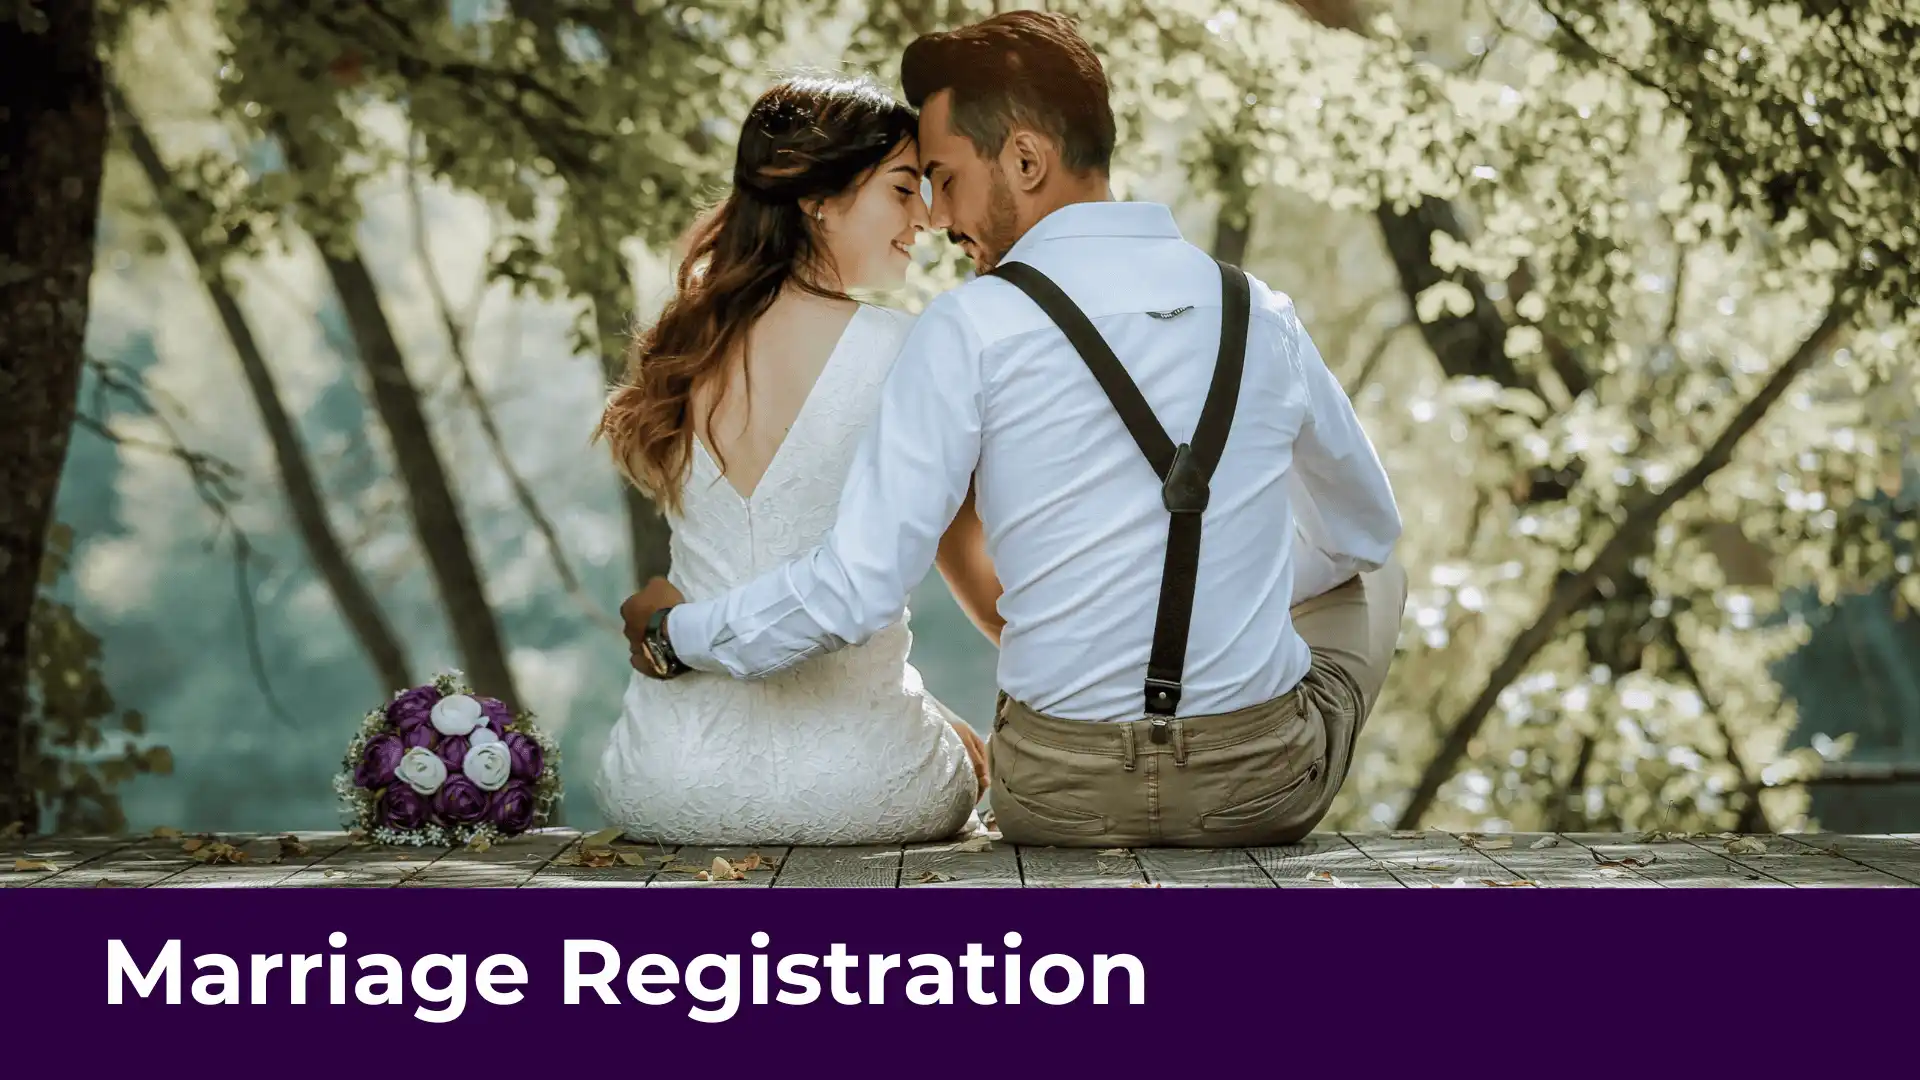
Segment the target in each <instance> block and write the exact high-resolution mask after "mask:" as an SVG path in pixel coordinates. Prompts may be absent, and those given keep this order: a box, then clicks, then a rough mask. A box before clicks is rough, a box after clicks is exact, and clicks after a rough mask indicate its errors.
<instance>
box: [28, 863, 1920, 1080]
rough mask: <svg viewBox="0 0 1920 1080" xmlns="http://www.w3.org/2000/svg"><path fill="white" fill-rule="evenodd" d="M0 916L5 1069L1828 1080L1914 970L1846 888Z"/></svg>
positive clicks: (541, 894) (448, 892) (705, 895)
mask: <svg viewBox="0 0 1920 1080" xmlns="http://www.w3.org/2000/svg"><path fill="white" fill-rule="evenodd" d="M0 917H4V920H5V925H6V926H7V927H8V929H9V931H10V933H9V934H8V940H7V942H6V947H5V949H4V950H3V951H0V1017H4V1018H5V1022H4V1024H0V1029H4V1030H5V1032H6V1037H5V1043H6V1047H5V1058H4V1060H5V1061H6V1063H7V1066H8V1068H7V1072H8V1073H9V1074H11V1075H16V1076H23V1077H26V1076H35V1077H39V1076H56V1075H68V1074H69V1072H71V1071H72V1070H73V1069H74V1068H76V1067H81V1066H84V1067H83V1068H82V1069H81V1072H82V1074H83V1075H92V1074H95V1073H100V1074H103V1075H104V1074H107V1071H108V1070H113V1075H122V1076H124V1075H126V1074H127V1071H129V1070H144V1069H168V1068H174V1067H181V1066H185V1067H189V1068H191V1069H192V1070H194V1071H196V1072H197V1071H199V1070H201V1069H202V1068H203V1067H205V1066H208V1065H215V1064H217V1066H218V1067H217V1072H218V1074H219V1075H244V1074H247V1073H249V1072H250V1071H254V1070H259V1071H262V1072H271V1073H273V1074H275V1075H294V1076H304V1075H323V1074H324V1075H331V1076H336V1077H338V1076H342V1075H351V1074H353V1073H355V1072H358V1071H360V1070H374V1071H376V1072H377V1073H378V1074H381V1075H388V1074H390V1073H391V1071H392V1070H393V1069H396V1068H398V1069H401V1070H409V1069H411V1068H412V1063H414V1062H425V1061H431V1062H432V1063H433V1068H434V1071H435V1073H436V1074H440V1075H460V1076H488V1075H498V1074H499V1072H500V1071H501V1070H506V1069H516V1070H517V1069H529V1070H533V1069H538V1070H542V1071H543V1072H544V1071H546V1070H553V1071H555V1072H556V1073H560V1072H567V1071H568V1070H571V1072H567V1074H568V1075H579V1072H580V1070H583V1069H585V1070H596V1069H605V1070H609V1071H615V1070H617V1071H618V1072H619V1073H620V1074H622V1075H625V1074H628V1073H630V1072H632V1071H633V1070H634V1069H636V1068H637V1069H642V1070H647V1069H654V1068H660V1069H670V1070H672V1071H674V1072H678V1073H687V1074H696V1073H702V1072H706V1071H708V1070H709V1069H716V1068H720V1069H725V1070H726V1071H728V1072H733V1071H736V1070H746V1071H750V1072H758V1071H765V1070H771V1069H782V1070H785V1069H794V1068H800V1067H803V1066H817V1067H818V1069H819V1070H820V1071H824V1072H828V1073H830V1074H839V1073H845V1072H848V1071H849V1070H852V1071H854V1072H856V1073H857V1074H865V1073H867V1072H875V1073H878V1072H892V1071H896V1070H897V1071H902V1072H904V1073H905V1074H906V1075H919V1074H932V1075H946V1074H949V1073H956V1072H957V1073H961V1074H968V1075H972V1074H987V1075H991V1074H1001V1075H1024V1074H1025V1072H1026V1070H1027V1069H1028V1068H1030V1067H1033V1066H1038V1065H1056V1066H1060V1067H1067V1066H1074V1067H1077V1068H1089V1069H1090V1068H1095V1067H1100V1066H1103V1065H1104V1066H1112V1065H1120V1066H1122V1067H1125V1068H1127V1070H1128V1071H1127V1072H1125V1073H1123V1074H1122V1075H1134V1074H1135V1072H1136V1071H1137V1070H1140V1069H1144V1068H1146V1067H1149V1066H1153V1067H1157V1066H1159V1065H1163V1064H1164V1065H1167V1066H1179V1067H1181V1068H1182V1069H1185V1070H1194V1071H1196V1072H1199V1073H1206V1072H1209V1071H1212V1070H1215V1069H1235V1070H1239V1069H1241V1068H1247V1067H1253V1068H1256V1069H1258V1070H1261V1071H1262V1072H1287V1073H1291V1072H1294V1071H1296V1070H1300V1069H1311V1070H1321V1069H1332V1068H1339V1069H1342V1070H1349V1071H1354V1072H1357V1073H1358V1074H1361V1075H1371V1074H1375V1073H1379V1072H1383V1071H1384V1070H1386V1069H1388V1068H1395V1069H1400V1068H1407V1067H1412V1068H1416V1069H1419V1070H1421V1071H1422V1072H1423V1073H1425V1072H1452V1071H1454V1070H1455V1069H1461V1068H1464V1069H1467V1070H1469V1071H1472V1072H1481V1073H1488V1074H1491V1073H1497V1072H1498V1073H1504V1072H1507V1071H1510V1070H1512V1069H1515V1068H1523V1069H1526V1070H1527V1071H1534V1070H1541V1071H1544V1072H1546V1073H1548V1074H1560V1073H1566V1072H1585V1071H1589V1070H1591V1071H1596V1072H1599V1071H1606V1072H1619V1071H1622V1070H1635V1071H1637V1070H1640V1069H1645V1068H1649V1067H1652V1068H1655V1069H1657V1070H1658V1071H1660V1072H1662V1073H1670V1072H1672V1071H1674V1070H1676V1069H1678V1068H1681V1067H1705V1068H1710V1069H1712V1070H1713V1075H1722V1074H1727V1073H1728V1072H1729V1071H1730V1070H1732V1069H1734V1068H1737V1067H1738V1066H1740V1065H1741V1064H1743V1063H1747V1062H1752V1063H1756V1064H1765V1065H1767V1066H1770V1067H1772V1068H1780V1067H1783V1066H1786V1065H1789V1064H1791V1063H1794V1062H1798V1061H1804V1062H1806V1063H1808V1064H1817V1065H1818V1066H1819V1067H1821V1068H1822V1069H1825V1070H1828V1071H1831V1070H1834V1069H1836V1068H1839V1069H1842V1070H1844V1069H1845V1068H1846V1066H1847V1064H1848V1063H1849V1062H1852V1063H1857V1064H1860V1065H1869V1064H1873V1063H1874V1062H1876V1061H1877V1060H1878V1059H1877V1058H1876V1057H1875V1056H1874V1055H1875V1054H1876V1053H1877V1052H1886V1053H1889V1054H1891V1053H1892V1052H1893V1051H1892V1050H1891V1047H1892V1045H1893V1040H1894V1039H1896V1038H1898V1037H1899V1033H1901V1032H1904V1031H1905V1030H1906V1028H1905V1026H1904V1025H1905V1024H1906V1023H1909V1022H1911V1015H1912V1004H1911V1003H1912V1001H1913V993H1912V990H1911V988H1910V987H1909V986H1908V985H1907V983H1908V982H1909V981H1910V979H1911V976H1912V973H1913V972H1914V971H1916V970H1920V940H1917V939H1916V935H1914V934H1913V933H1912V927H1913V926H1914V925H1915V923H1916V919H1917V918H1920V900H1916V899H1915V898H1914V896H1913V895H1912V894H1910V893H1906V892H1864V891H1840V890H1836V891H1831V892H1821V893H1812V892H1794V891H1788V890H1779V891H1773V890H1767V891H1761V890H1753V891H1746V890H1741V891H1715V890H1697V891H1686V892H1680V891H1667V892H1657V891H1651V890H1650V891H1646V892H1640V891H1637V890H1636V891H1627V890H1607V891H1598V890H1596V891H1579V890H1564V891H1534V890H1524V889H1514V890H1500V891H1497V892H1472V893H1467V892H1455V891H1450V890H1432V891H1427V892H1420V891H1409V892H1400V893H1395V892H1387V891H1378V892H1375V891H1360V890H1339V891H1335V890H1326V891H1313V890H1299V891H1271V890H1259V891H1252V890H1249V891H1237V890H1210V891H1202V890H1158V889H1143V890H1137V891H1135V890H1126V891H1106V890H1100V891H1082V890H1058V891H1043V890H984V889H983V890H964V889H944V890H936V889H924V890H902V891H870V890H846V891H841V890H798V889H797V890H793V891H790V892H788V891H770V890H746V889H740V890H727V889H720V888H716V889H677V890H612V889H604V890H603V889H593V890H568V889H521V890H504V889H503V890H488V889H470V890H467V889H418V890H414V889H382V890H377V891H374V890H367V891H355V890H311V891H304V890H267V889H263V890H219V889H196V890H173V891H169V890H146V891H138V892H135V891H120V890H98V891H91V890H89V891H67V890H51V889H49V890H38V889H15V890H9V891H7V892H4V893H0ZM1016 935H1017V936H1016ZM569 941H572V942H575V944H574V945H572V946H569V944H568V942H569ZM176 943H177V944H176ZM256 954H258V959H256ZM436 954H437V955H436ZM1010 958H1011V959H1010ZM389 976H391V977H389ZM296 984H301V985H303V986H304V1003H300V998H301V992H300V991H296V990H295V989H294V987H295V985H296ZM603 994H605V995H606V996H607V997H609V998H611V999H612V1001H613V1003H612V1004H608V1003H606V1002H605V1001H604V1000H603V997H602V995H603ZM115 995H117V996H118V999H119V1002H120V1003H119V1004H113V1003H111V1002H112V999H113V997H114V996H115ZM176 995H177V1000H178V1002H179V1004H168V999H169V997H170V996H176ZM570 995H571V1000H570ZM202 999H204V1000H207V1001H223V1002H228V1003H234V1004H237V1006H238V1007H222V1006H221V1005H219V1004H202V1003H201V1001H202ZM363 999H364V1000H363ZM1136 1001H1137V1002H1138V1003H1137V1004H1136V1003H1134V1002H1136ZM367 1002H373V1003H367ZM942 1002H950V1003H944V1004H943V1003H942ZM1781 1021H1785V1022H1786V1023H1785V1026H1781V1025H1780V1023H1779V1022H1781ZM425 1052H430V1054H431V1057H422V1056H421V1055H422V1054H423V1053H425ZM209 1055H212V1056H209ZM1901 1056H1903V1057H1904V1056H1905V1055H1901ZM450 1066H451V1067H455V1068H458V1069H459V1070H460V1071H459V1072H458V1073H453V1074H449V1073H447V1072H446V1070H447V1068H448V1067H450ZM1889 1067H1891V1065H1889ZM16 1069H17V1070H19V1071H15V1070H16ZM473 1069H482V1070H485V1072H481V1073H475V1072H472V1071H470V1070H473ZM529 1075H533V1074H531V1073H530V1074H529Z"/></svg>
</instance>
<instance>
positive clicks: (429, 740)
mask: <svg viewBox="0 0 1920 1080" xmlns="http://www.w3.org/2000/svg"><path fill="white" fill-rule="evenodd" d="M439 737H440V733H439V732H437V731H435V730H433V725H432V724H415V725H414V726H412V727H410V728H407V729H406V730H405V731H402V732H401V733H400V745H402V746H404V747H406V748H407V749H409V750H411V749H413V748H414V747H416V746H424V747H426V748H427V749H429V750H431V749H433V741H434V740H435V739H437V738H439Z"/></svg>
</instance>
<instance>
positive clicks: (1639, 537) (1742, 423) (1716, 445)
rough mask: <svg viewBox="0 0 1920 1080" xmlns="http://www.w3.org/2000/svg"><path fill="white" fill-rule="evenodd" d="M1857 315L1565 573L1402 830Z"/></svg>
mask: <svg viewBox="0 0 1920 1080" xmlns="http://www.w3.org/2000/svg"><path fill="white" fill-rule="evenodd" d="M1851 315H1852V310H1851V308H1850V307H1849V306H1848V305H1847V304H1846V303H1843V302H1841V301H1838V300H1836V301H1835V302H1834V303H1833V304H1832V306H1830V307H1829V308H1828V309H1827V313H1826V317H1825V318H1823V319H1822V320H1821V321H1820V325H1819V326H1818V327H1816V328H1815V329H1814V331H1813V333H1811V334H1809V335H1808V336H1807V338H1806V340H1805V341H1802V342H1801V343H1800V347H1799V348H1798V349H1795V350H1794V352H1793V355H1792V356H1790V357H1788V358H1787V360H1786V362H1784V363H1782V364H1781V365H1780V367H1779V368H1778V369H1776V370H1775V371H1774V373H1773V375H1772V377H1770V378H1769V379H1768V380H1767V382H1766V384H1765V385H1764V386H1762V387H1761V388H1760V391H1759V392H1758V393H1756V394H1755V395H1754V396H1753V397H1752V398H1751V399H1750V400H1748V401H1747V403H1746V404H1745V405H1742V406H1741V407H1740V409H1739V411H1738V412H1736V413H1735V414H1734V415H1733V418H1732V419H1730V420H1729V421H1728V422H1727V425H1726V427H1724V428H1722V429H1721V431H1720V434H1719V436H1718V437H1716V438H1715V439H1714V440H1713V442H1712V444H1711V445H1709V446H1708V447H1707V450H1706V452H1705V453H1703V454H1701V455H1700V459H1699V460H1698V461H1696V462H1695V463H1694V465H1693V467H1692V468H1690V469H1688V470H1687V471H1686V472H1685V473H1683V474H1681V476H1680V477H1679V479H1677V480H1675V481H1674V482H1673V483H1671V484H1669V485H1667V486H1666V487H1665V488H1664V489H1662V490H1661V491H1660V493H1659V494H1657V495H1655V496H1653V497H1652V498H1650V499H1647V500H1646V501H1644V502H1642V503H1641V504H1640V505H1639V506H1637V507H1635V508H1634V509H1633V510H1632V511H1630V512H1629V513H1628V514H1627V516H1626V519H1625V520H1624V521H1622V522H1621V523H1620V527H1619V528H1617V529H1615V530H1614V532H1613V535H1611V536H1609V537H1608V538H1607V541H1606V543H1605V544H1603V545H1601V547H1600V550H1599V551H1598V552H1596V553H1595V554H1594V556H1593V558H1592V560H1590V561H1589V562H1588V563H1587V566H1586V568H1585V569H1583V570H1581V571H1579V572H1578V573H1572V574H1562V575H1561V576H1560V578H1559V579H1558V580H1556V581H1555V583H1554V586H1553V589H1552V591H1551V592H1549V593H1548V595H1547V600H1546V603H1545V604H1544V605H1542V607H1541V610H1540V613H1539V614H1538V615H1537V616H1535V618H1534V621H1533V624H1532V625H1530V626H1528V627H1527V628H1526V629H1525V630H1524V631H1522V632H1521V633H1520V636H1519V637H1518V638H1516V639H1514V643H1513V645H1512V647H1511V648H1510V649H1509V650H1508V652H1507V655H1506V656H1505V657H1503V658H1502V659H1501V661H1500V663H1499V664H1498V665H1496V666H1495V667H1494V669H1493V672H1492V673H1491V674H1490V675H1488V676H1487V684H1486V686H1485V688H1484V689H1482V690H1481V691H1480V696H1479V697H1478V698H1476V699H1475V700H1474V702H1473V704H1472V705H1470V706H1468V707H1467V710H1466V712H1464V713H1462V714H1461V715H1460V718H1459V719H1458V720H1456V721H1454V724H1453V727H1452V728H1451V729H1450V730H1449V731H1448V732H1447V736H1446V738H1445V739H1444V740H1442V742H1441V744H1440V749H1439V752H1438V753H1436V754H1435V755H1434V758H1433V760H1432V761H1430V762H1428V763H1427V767H1426V769H1425V770H1424V771H1423V772H1422V774H1421V776H1420V782H1419V784H1418V785H1417V786H1416V787H1415V788H1414V791H1413V795H1412V797H1411V798H1410V799H1408V801H1407V806H1406V809H1405V810H1404V811H1402V813H1401V815H1400V823H1399V826H1398V827H1399V828H1402V829H1412V828H1416V827H1418V826H1419V823H1420V819H1421V818H1423V817H1425V816H1426V813H1427V811H1428V810H1429V809H1431V808H1432V806H1433V802H1434V799H1435V798H1436V797H1437V796H1438V795H1439V793H1440V786H1441V785H1442V784H1444V783H1446V782H1447V780H1448V779H1450V778H1451V777H1452V776H1453V773H1454V770H1455V769H1457V768H1458V767H1459V764H1460V761H1461V759H1463V758H1465V757H1466V755H1467V750H1468V748H1469V747H1470V746H1471V745H1472V742H1473V739H1474V736H1476V735H1478V734H1479V732H1480V727H1481V725H1482V724H1484V723H1485V722H1486V719H1487V717H1488V716H1489V715H1491V714H1492V712H1493V708H1494V705H1495V704H1496V703H1497V702H1498V701H1499V698H1500V694H1501V693H1502V692H1503V691H1505V690H1506V688H1507V687H1508V686H1510V685H1512V684H1513V682H1514V680H1516V679H1518V678H1519V677H1520V676H1521V675H1522V674H1523V673H1525V671H1526V669H1527V665H1529V664H1531V663H1532V662H1533V658H1534V657H1535V656H1538V655H1539V653H1540V651H1541V650H1542V649H1544V648H1546V646H1547V645H1548V643H1549V642H1551V641H1552V640H1553V638H1554V635H1555V633H1557V632H1558V630H1559V628H1560V624H1561V622H1562V621H1564V620H1565V619H1566V617H1567V616H1568V615H1570V614H1572V613H1573V612H1574V611H1576V610H1578V609H1579V608H1581V607H1582V606H1584V605H1586V604H1588V603H1591V602H1592V601H1593V600H1594V598H1595V597H1597V596H1598V595H1599V589H1600V585H1601V583H1602V582H1603V581H1605V580H1607V579H1609V578H1610V577H1611V576H1612V575H1613V574H1615V573H1617V572H1619V571H1620V570H1621V569H1622V568H1624V567H1625V565H1626V564H1627V562H1628V560H1629V559H1631V558H1632V557H1633V556H1634V555H1635V554H1637V553H1639V552H1640V551H1641V550H1643V549H1644V547H1645V545H1646V543H1647V541H1648V540H1649V539H1650V538H1651V537H1652V534H1653V531H1654V529H1655V527H1656V526H1657V525H1658V524H1659V523H1660V519H1661V518H1663V517H1665V516H1666V513H1667V511H1669V510H1671V509H1673V507H1674V505H1675V504H1677V503H1679V502H1680V500H1682V499H1684V498H1686V497H1687V496H1689V495H1691V494H1693V493H1694V492H1696V491H1698V490H1699V489H1700V488H1701V487H1702V486H1703V485H1704V484H1706V482H1707V481H1708V480H1709V479H1711V478H1712V477H1713V475H1714V474H1715V473H1717V472H1719V471H1720V470H1721V469H1723V468H1725V467H1726V466H1727V464H1728V463H1729V462H1730V461H1731V460H1732V459H1733V450H1734V447H1735V446H1736V445H1738V443H1739V442H1740V440H1741V439H1742V438H1744V437H1745V436H1746V434H1747V433H1748V432H1749V431H1751V430H1753V428H1754V426H1755V425H1757V424H1759V422H1760V421H1761V419H1762V418H1764V417H1765V416H1766V414H1767V412H1768V410H1770V409H1771V408H1772V407H1773V406H1774V404H1775V403H1776V402H1778V401H1779V400H1780V398H1781V396H1782V395H1784V394H1785V393H1786V392H1787V388H1788V387H1789V386H1791V385H1792V384H1793V382H1794V380H1795V379H1796V378H1798V377H1799V376H1800V374H1801V373H1802V372H1804V371H1805V370H1806V369H1807V368H1809V367H1811V366H1813V363H1814V361H1815V360H1817V359H1818V358H1819V357H1820V356H1821V355H1822V353H1823V351H1824V349H1825V347H1826V345H1827V342H1828V341H1830V340H1831V339H1832V338H1833V336H1834V335H1835V334H1837V333H1838V332H1839V331H1840V328H1841V327H1842V326H1843V325H1844V324H1845V323H1846V321H1847V319H1848V318H1849V317H1850V316H1851Z"/></svg>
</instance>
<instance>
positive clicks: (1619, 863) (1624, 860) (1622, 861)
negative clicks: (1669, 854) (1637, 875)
mask: <svg viewBox="0 0 1920 1080" xmlns="http://www.w3.org/2000/svg"><path fill="white" fill-rule="evenodd" d="M1593 861H1594V864H1595V865H1597V866H1605V867H1624V868H1626V869H1629V870H1634V869H1638V868H1640V867H1643V866H1652V865H1653V864H1654V863H1657V862H1659V861H1660V856H1658V855H1649V856H1647V857H1646V858H1644V859H1642V858H1640V857H1639V856H1636V855H1623V856H1621V857H1620V858H1618V859H1609V858H1607V857H1606V856H1604V855H1602V854H1600V853H1599V852H1597V851H1596V852H1594V853H1593Z"/></svg>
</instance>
